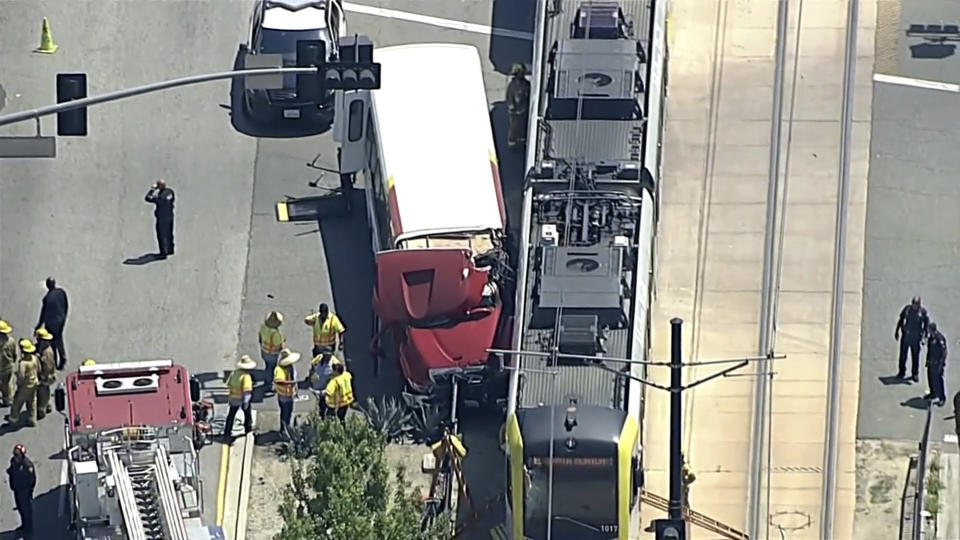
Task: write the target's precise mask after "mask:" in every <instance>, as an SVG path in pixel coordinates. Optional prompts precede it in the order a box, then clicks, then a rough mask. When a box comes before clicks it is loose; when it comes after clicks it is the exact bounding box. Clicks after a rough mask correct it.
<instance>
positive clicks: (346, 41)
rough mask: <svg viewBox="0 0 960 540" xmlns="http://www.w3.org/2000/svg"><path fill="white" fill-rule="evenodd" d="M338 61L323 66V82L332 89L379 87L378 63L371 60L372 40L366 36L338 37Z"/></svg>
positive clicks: (371, 88) (369, 88)
mask: <svg viewBox="0 0 960 540" xmlns="http://www.w3.org/2000/svg"><path fill="white" fill-rule="evenodd" d="M338 45H340V61H339V62H337V63H336V64H327V65H326V66H324V69H323V70H322V71H323V83H324V85H325V86H326V87H327V88H329V89H333V90H374V89H377V88H380V64H378V63H376V62H374V61H373V41H371V40H370V38H368V37H367V36H357V35H354V36H347V37H342V38H340V41H339V43H338Z"/></svg>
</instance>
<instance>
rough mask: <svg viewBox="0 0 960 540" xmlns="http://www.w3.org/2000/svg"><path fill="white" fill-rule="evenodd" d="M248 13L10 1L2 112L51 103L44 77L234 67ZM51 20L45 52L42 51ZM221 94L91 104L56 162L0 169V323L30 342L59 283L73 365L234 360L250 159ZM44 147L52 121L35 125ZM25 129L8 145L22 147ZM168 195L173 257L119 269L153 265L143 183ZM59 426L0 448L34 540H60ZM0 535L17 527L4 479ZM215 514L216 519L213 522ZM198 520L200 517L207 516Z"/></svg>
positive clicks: (132, 77)
mask: <svg viewBox="0 0 960 540" xmlns="http://www.w3.org/2000/svg"><path fill="white" fill-rule="evenodd" d="M248 9H249V7H248V5H247V4H246V3H245V2H186V1H175V2H172V1H151V0H139V1H137V2H120V1H108V0H101V1H98V2H82V3H78V2H73V1H67V0H60V1H34V0H30V1H7V2H4V3H3V8H2V10H0V65H2V66H3V69H2V70H0V85H3V87H4V88H5V92H6V103H5V107H4V109H3V110H2V111H0V113H4V112H13V111H16V110H21V109H26V108H33V107H37V106H41V105H46V104H50V103H54V102H55V101H56V95H55V85H54V80H55V79H54V74H55V73H57V72H67V71H84V72H86V73H87V74H88V81H89V82H88V84H89V88H88V92H89V94H90V95H94V94H99V93H103V92H105V91H109V90H114V89H119V88H123V87H129V86H134V85H138V84H143V83H147V82H154V81H158V80H163V79H167V78H174V77H177V76H182V75H185V74H193V73H204V72H211V71H222V70H224V69H225V68H229V67H230V63H231V60H232V58H233V55H234V54H235V52H236V49H237V43H238V41H239V40H240V39H241V37H242V36H243V34H244V33H245V28H246V26H247V11H248ZM43 16H48V17H49V18H50V22H51V25H52V29H53V36H54V38H55V41H56V42H57V44H58V45H59V46H60V49H59V51H57V53H56V54H54V55H49V56H48V55H39V54H33V53H31V50H32V49H33V48H35V47H37V46H38V45H39V40H40V27H41V17H43ZM228 102H229V85H228V84H227V83H223V82H220V83H211V84H207V85H203V86H196V87H190V88H184V89H180V90H174V91H168V92H165V93H162V94H154V95H150V96H145V97H140V98H135V99H131V100H127V101H123V102H119V103H114V104H107V105H102V106H99V107H96V108H93V109H90V110H89V112H88V115H89V129H90V134H89V136H88V137H84V138H73V139H70V138H61V139H60V140H59V141H58V157H57V158H56V159H50V160H4V161H2V162H0V231H2V240H0V313H2V316H3V317H4V318H6V319H7V320H9V321H10V322H11V323H12V324H13V325H14V328H15V332H16V336H17V337H20V336H29V335H30V332H31V331H32V328H33V325H34V323H35V321H36V318H37V315H38V312H39V307H40V298H41V297H42V295H43V293H44V289H43V285H42V280H43V279H44V278H45V277H46V276H48V275H52V276H55V277H56V278H57V280H58V283H59V284H60V285H61V286H62V287H64V288H65V289H66V291H67V293H68V295H69V298H70V314H69V318H68V323H67V327H66V348H67V353H68V357H69V359H70V364H69V368H76V366H78V365H79V363H80V361H81V360H83V358H84V357H93V358H96V359H97V360H98V361H101V362H109V361H126V360H134V359H145V358H172V359H173V360H174V361H176V362H178V363H182V364H184V365H186V366H187V368H188V369H189V370H190V371H191V372H193V373H199V372H204V371H215V370H220V369H224V368H226V367H228V366H230V365H231V364H232V359H233V356H234V354H235V351H236V348H237V322H238V319H239V314H240V300H241V297H242V292H243V284H244V282H243V276H244V268H245V264H246V259H247V244H248V238H249V234H248V232H249V229H250V207H251V194H252V183H253V173H254V162H255V159H256V145H255V141H254V140H253V139H250V138H248V137H245V136H242V135H239V134H238V133H236V132H235V131H234V130H233V128H232V126H231V125H230V119H229V116H228V114H227V111H226V110H224V109H223V108H222V107H221V106H220V105H221V104H226V103H228ZM43 126H44V133H45V134H54V133H55V127H54V126H55V123H54V119H53V118H47V119H45V120H44V121H43ZM33 129H34V126H33V125H31V124H30V123H27V124H21V125H18V126H12V127H11V128H10V129H9V130H8V131H7V133H11V132H12V133H18V134H31V133H32V131H33ZM159 177H163V178H166V179H167V181H168V183H169V184H170V186H171V187H172V188H173V189H174V190H176V194H177V203H176V207H177V209H176V255H175V256H174V257H172V258H170V259H168V260H166V261H163V262H159V261H158V262H153V263H150V264H144V265H130V264H124V261H125V260H126V259H129V258H137V257H140V256H141V255H143V254H144V253H152V252H156V241H155V238H154V232H153V216H152V206H150V205H147V204H146V203H145V202H144V201H143V196H144V194H145V192H146V190H147V188H148V187H149V185H150V184H151V183H152V182H153V181H154V180H156V179H157V178H159ZM61 422H62V420H61V417H60V416H59V415H57V414H54V415H52V416H49V417H47V418H46V419H45V420H44V421H43V422H42V423H41V425H40V426H39V427H37V428H23V429H20V430H18V431H15V432H7V431H4V432H3V434H2V435H0V451H2V452H9V449H10V448H11V447H12V446H13V445H14V444H15V443H18V442H19V443H23V444H25V445H26V446H27V448H28V453H29V455H30V456H32V458H33V460H34V462H35V464H36V466H37V471H38V475H39V481H38V485H37V490H36V495H37V498H38V501H37V504H36V505H35V514H36V516H37V525H38V527H39V531H38V533H39V534H38V537H40V538H63V537H64V536H63V535H64V529H63V527H64V523H63V520H62V516H60V515H59V510H60V509H61V507H60V503H59V497H60V493H61V492H62V490H60V489H58V488H57V486H58V485H59V483H60V476H61V466H62V463H63V461H62V459H61V454H60V449H61V448H62V443H63V435H62V434H63V431H62V423H61ZM218 459H219V452H215V451H210V450H206V451H204V452H203V453H202V454H201V461H202V463H204V464H205V465H209V466H208V467H205V468H206V469H207V471H209V472H211V473H212V474H211V475H206V486H207V488H208V490H207V492H208V494H207V497H206V500H207V502H208V504H207V509H208V510H210V509H211V506H213V507H215V504H210V501H215V500H216V497H215V495H214V496H213V497H211V496H210V493H211V490H212V491H213V493H214V494H215V490H216V480H217V477H216V471H217V464H218ZM0 482H2V484H3V487H2V488H0V530H3V531H9V530H11V529H14V528H15V527H17V526H18V524H19V520H18V518H17V517H16V513H15V512H14V511H13V504H12V497H10V495H9V492H8V491H7V489H6V475H3V479H2V481H0ZM213 510H214V511H215V508H214V509H213ZM208 514H210V512H208Z"/></svg>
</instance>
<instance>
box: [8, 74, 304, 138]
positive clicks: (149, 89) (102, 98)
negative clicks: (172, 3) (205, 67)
mask: <svg viewBox="0 0 960 540" xmlns="http://www.w3.org/2000/svg"><path fill="white" fill-rule="evenodd" d="M287 73H294V74H297V73H305V74H307V73H313V74H319V73H320V71H319V69H318V68H317V67H278V68H258V69H240V70H235V71H221V72H219V73H204V74H201V75H191V76H189V77H181V78H179V79H171V80H168V81H160V82H155V83H150V84H145V85H142V86H134V87H132V88H125V89H123V90H117V91H114V92H109V93H106V94H101V95H99V96H92V97H88V98H83V99H77V100H73V101H67V102H65V103H58V104H56V105H47V106H46V107H40V108H37V109H31V110H27V111H20V112H16V113H11V114H7V115H3V116H0V126H6V125H9V124H15V123H17V122H24V121H27V120H38V119H40V118H41V117H44V116H50V115H53V114H57V113H61V112H66V111H71V110H74V109H80V108H83V107H89V106H91V105H100V104H101V103H109V102H112V101H120V100H121V99H127V98H131V97H135V96H142V95H144V94H151V93H153V92H159V91H161V90H169V89H171V88H178V87H181V86H191V85H194V84H201V83H205V82H211V81H219V80H223V79H233V78H236V77H252V76H256V75H284V74H287Z"/></svg>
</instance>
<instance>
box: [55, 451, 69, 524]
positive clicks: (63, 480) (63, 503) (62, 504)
mask: <svg viewBox="0 0 960 540" xmlns="http://www.w3.org/2000/svg"><path fill="white" fill-rule="evenodd" d="M67 481H68V479H67V457H66V456H64V457H63V461H61V462H60V485H61V486H66V485H67ZM67 491H68V490H67V489H66V488H62V489H61V490H60V501H59V502H58V503H57V517H63V512H64V510H66V507H67Z"/></svg>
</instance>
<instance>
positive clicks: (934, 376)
mask: <svg viewBox="0 0 960 540" xmlns="http://www.w3.org/2000/svg"><path fill="white" fill-rule="evenodd" d="M893 339H895V340H899V341H900V356H899V361H898V364H897V378H898V379H900V380H905V379H906V378H907V352H908V351H909V353H910V360H911V362H910V363H911V366H910V368H911V369H910V379H909V380H912V381H913V382H919V381H920V347H921V346H922V345H923V344H926V346H927V362H926V367H927V385H928V386H929V392H927V393H926V394H925V395H924V396H923V397H924V399H927V400H931V401H933V402H934V403H936V405H937V406H940V407H942V406H943V404H944V403H946V401H947V393H946V391H947V390H946V384H945V382H944V380H943V376H944V373H945V371H946V367H947V338H946V337H945V336H944V335H943V333H941V332H940V329H939V328H938V327H937V323H935V322H931V321H930V315H929V314H928V313H927V309H926V308H925V307H923V304H922V303H921V301H920V297H919V296H915V297H913V299H912V300H911V301H910V303H909V304H907V305H906V306H904V307H903V309H902V310H900V316H899V317H898V318H897V326H896V328H895V329H894V331H893Z"/></svg>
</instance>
